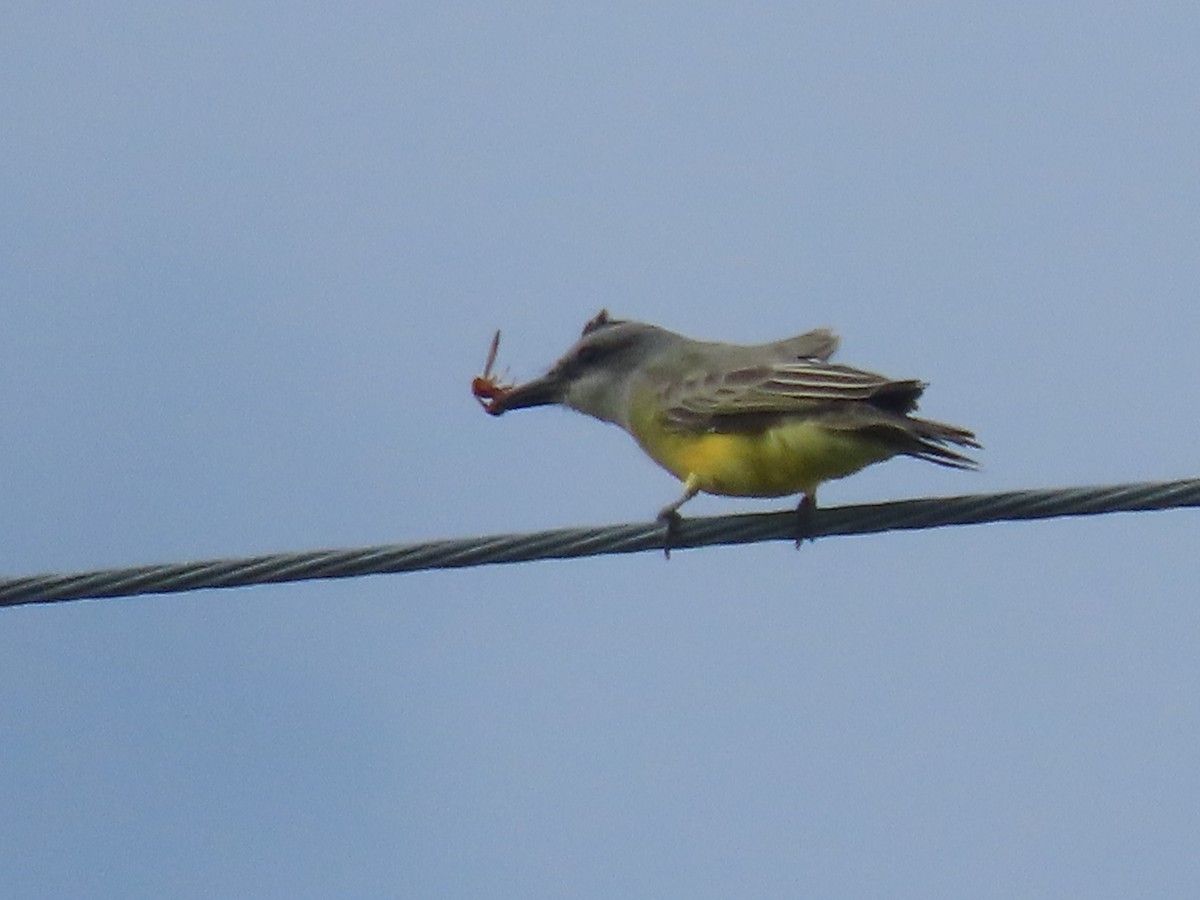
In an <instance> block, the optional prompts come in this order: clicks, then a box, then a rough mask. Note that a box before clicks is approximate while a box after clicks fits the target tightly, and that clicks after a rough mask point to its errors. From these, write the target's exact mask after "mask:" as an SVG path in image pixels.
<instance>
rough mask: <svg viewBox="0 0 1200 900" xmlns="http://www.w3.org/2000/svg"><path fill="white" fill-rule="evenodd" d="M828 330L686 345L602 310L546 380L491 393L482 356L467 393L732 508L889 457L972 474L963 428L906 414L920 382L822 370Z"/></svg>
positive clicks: (808, 489)
mask: <svg viewBox="0 0 1200 900" xmlns="http://www.w3.org/2000/svg"><path fill="white" fill-rule="evenodd" d="M837 345H838V339H837V337H836V335H834V334H833V333H832V332H831V331H828V330H827V329H818V330H816V331H809V332H806V333H805V334H801V335H797V336H796V337H792V338H786V339H784V340H781V341H774V342H771V343H767V344H755V345H743V344H726V343H718V342H714V341H695V340H692V339H690V338H687V337H684V336H683V335H680V334H676V333H674V332H672V331H667V330H666V329H665V328H659V327H658V326H657V325H648V324H645V323H642V322H630V321H625V320H620V319H613V318H610V317H609V315H608V313H607V312H605V311H601V312H600V314H599V315H597V316H596V317H595V318H593V319H592V320H591V321H589V322H588V323H587V325H585V326H584V328H583V333H582V334H581V336H580V338H579V340H578V341H577V342H576V343H575V345H574V346H573V347H571V348H570V349H569V350H568V351H567V352H566V353H565V354H564V355H563V356H562V357H561V358H560V359H559V360H558V361H557V362H556V363H555V364H554V365H553V366H552V367H551V368H550V370H549V371H548V372H547V373H546V374H545V375H542V376H541V377H539V378H535V379H532V380H530V381H528V382H525V383H524V384H518V385H498V384H496V382H495V379H494V378H492V376H491V374H490V373H491V366H490V362H491V359H492V358H493V357H494V351H493V353H492V354H490V355H489V365H488V367H487V368H486V369H485V372H484V375H483V376H480V377H479V378H476V379H475V381H474V382H473V385H472V390H473V392H474V393H475V396H476V397H477V398H478V399H479V400H480V402H481V403H482V404H483V405H484V408H485V409H486V410H487V411H488V412H489V413H492V414H493V415H500V414H501V413H504V412H507V411H509V410H512V409H523V408H526V407H532V406H543V405H547V404H561V405H563V406H568V407H570V408H572V409H575V410H578V411H579V412H582V413H586V414H588V415H590V416H594V417H595V418H597V419H601V420H603V421H606V422H611V423H613V424H616V425H618V426H620V427H621V428H623V429H624V430H625V431H627V432H629V434H630V435H632V436H633V438H634V439H635V440H636V441H637V443H638V444H639V446H640V447H641V448H642V450H644V451H645V452H646V453H647V455H649V456H650V457H651V458H652V459H653V460H654V461H655V462H657V463H658V464H659V465H661V466H662V467H663V468H665V469H667V470H668V471H669V472H671V473H672V474H673V475H675V476H676V477H677V478H679V479H680V481H682V482H683V483H684V490H685V492H684V496H683V497H682V498H681V499H680V500H679V501H678V502H676V503H674V504H671V505H670V506H668V507H666V508H665V509H664V513H669V514H671V515H673V514H674V511H675V510H676V509H678V507H679V505H680V504H682V503H683V502H685V501H686V500H688V499H689V498H691V497H692V496H694V495H695V494H696V493H699V492H701V491H703V492H707V493H712V494H723V495H727V496H739V497H781V496H787V495H789V494H797V493H802V494H804V495H806V496H807V497H811V496H812V495H813V493H814V492H815V490H816V488H817V486H818V485H819V484H820V483H821V482H823V481H828V480H830V479H834V478H842V477H845V476H846V475H850V474H853V473H854V472H857V471H858V470H859V469H861V468H863V467H864V466H867V465H870V464H871V463H876V462H881V461H883V460H885V459H888V458H890V457H893V456H898V455H904V456H912V457H915V458H917V459H923V460H927V461H929V462H932V463H937V464H938V465H941V466H947V467H949V468H954V469H971V468H975V466H976V463H975V461H974V460H973V459H972V458H971V457H969V456H967V455H965V454H964V453H961V452H959V451H958V450H957V449H954V448H956V447H959V448H972V449H978V448H979V446H980V445H979V443H978V442H977V441H976V439H975V435H974V434H973V433H972V432H970V431H969V430H967V429H965V428H960V427H958V426H956V425H947V424H943V423H941V422H934V421H931V420H928V419H922V418H918V417H917V416H914V415H912V413H913V412H914V411H915V409H916V406H917V400H918V399H919V398H920V396H921V394H922V393H923V392H924V390H925V384H924V383H923V382H921V381H917V380H913V379H905V380H896V379H891V378H886V377H884V376H882V375H876V374H874V373H872V372H868V371H865V370H862V369H855V368H852V367H850V366H845V365H839V364H836V363H831V362H829V358H830V357H831V356H832V355H833V353H834V351H835V350H836V349H837Z"/></svg>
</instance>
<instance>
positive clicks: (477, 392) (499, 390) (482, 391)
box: [471, 330, 513, 416]
mask: <svg viewBox="0 0 1200 900" xmlns="http://www.w3.org/2000/svg"><path fill="white" fill-rule="evenodd" d="M499 349H500V332H499V331H498V330H497V332H496V335H495V337H493V338H492V346H491V347H490V348H488V355H487V361H486V362H485V363H484V364H483V374H482V375H476V376H475V377H474V378H472V379H471V393H472V394H473V395H474V397H475V399H476V400H478V401H479V405H480V406H482V407H483V409H484V412H488V413H491V414H492V415H493V416H498V415H500V411H499V410H497V409H496V408H495V406H496V403H497V402H498V401H500V400H503V399H504V397H505V395H506V394H507V393H508V392H509V391H511V390H512V388H513V386H512V385H511V384H499V383H498V382H497V381H496V376H495V375H493V374H492V366H494V365H495V364H496V351H497V350H499Z"/></svg>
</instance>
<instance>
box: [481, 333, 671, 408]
mask: <svg viewBox="0 0 1200 900" xmlns="http://www.w3.org/2000/svg"><path fill="white" fill-rule="evenodd" d="M680 340H684V338H682V337H680V336H679V335H677V334H675V333H673V332H670V331H667V330H666V329H665V328H659V327H658V326H656V325H647V324H645V323H643V322H628V321H625V320H623V319H612V318H609V315H608V312H607V311H606V310H601V311H600V313H599V315H597V316H596V317H595V318H593V319H592V320H591V321H590V322H588V323H587V324H586V325H585V326H584V327H583V334H582V335H580V338H579V340H578V341H576V342H575V345H574V346H573V347H571V349H570V350H568V351H567V352H566V353H565V354H563V356H562V357H561V358H560V359H559V360H558V362H556V363H555V364H554V365H553V366H552V367H551V368H550V371H549V372H547V373H546V374H545V375H543V376H541V377H540V378H535V379H533V380H532V381H528V382H526V383H525V384H519V385H517V386H516V387H514V388H512V389H510V390H509V391H507V392H506V393H505V394H504V395H503V396H502V397H499V398H497V400H496V402H495V403H494V404H493V405H492V407H491V411H493V412H495V413H496V414H499V413H503V412H507V411H508V410H510V409H522V408H524V407H529V406H545V405H547V404H552V403H561V404H562V405H564V406H569V407H571V408H572V409H576V410H578V411H579V412H582V413H587V414H588V415H590V416H595V417H596V418H598V419H604V420H605V421H607V422H615V423H616V424H618V425H625V424H626V423H625V421H624V419H625V413H626V410H627V409H628V408H629V403H628V393H629V389H630V387H631V384H632V381H633V380H634V378H633V376H636V375H637V374H638V373H639V372H640V371H641V370H642V368H641V367H642V364H643V363H645V362H646V361H647V360H649V359H650V358H651V357H653V356H654V355H655V354H656V353H658V352H659V351H660V350H662V349H663V348H664V347H667V346H670V345H671V344H672V343H673V342H675V341H680Z"/></svg>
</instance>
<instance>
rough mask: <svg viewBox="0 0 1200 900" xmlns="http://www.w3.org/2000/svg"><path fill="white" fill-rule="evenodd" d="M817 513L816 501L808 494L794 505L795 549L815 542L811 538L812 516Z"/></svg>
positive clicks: (812, 537)
mask: <svg viewBox="0 0 1200 900" xmlns="http://www.w3.org/2000/svg"><path fill="white" fill-rule="evenodd" d="M816 511H817V501H816V500H815V499H814V498H813V497H812V495H810V494H805V495H804V496H803V497H801V498H800V502H799V503H798V504H796V549H797V550H799V549H800V548H801V547H802V546H804V542H805V541H812V540H816V538H815V537H814V536H813V514H814V513H816Z"/></svg>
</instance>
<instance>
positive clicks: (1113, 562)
mask: <svg viewBox="0 0 1200 900" xmlns="http://www.w3.org/2000/svg"><path fill="white" fill-rule="evenodd" d="M1198 28H1200V11H1198V10H1197V8H1196V7H1195V5H1194V4H1188V3H1177V4H1169V3H1168V4H1153V5H1150V6H1145V5H1143V6H1137V7H1134V6H1128V7H1121V6H1108V7H1105V8H1103V9H1101V8H1098V7H1097V6H1095V5H1094V4H1084V3H1026V2H1017V3H1011V4H1005V5H1002V6H996V5H995V4H909V5H897V4H890V3H852V4H823V5H819V6H813V5H803V4H798V5H777V4H775V5H764V6H760V7H756V8H746V7H745V5H723V4H711V3H700V4H695V3H689V4H683V3H660V4H654V5H652V6H649V7H648V6H647V5H646V4H615V5H613V4H609V5H605V6H601V7H596V8H589V9H587V10H583V9H577V8H573V7H570V6H568V5H563V4H540V3H526V4H503V3H501V4H496V3H474V2H463V3H448V4H438V5H433V4H425V5H406V4H384V3H377V4H372V3H349V4H337V5H333V4H330V5H317V4H304V3H299V4H284V3H259V4H250V5H247V4H223V3H215V4H201V5H194V4H193V5H184V4H164V3H144V4H143V3H91V4H29V3H18V4H17V6H16V7H15V8H14V9H12V10H10V11H9V14H8V15H7V17H6V23H5V28H4V29H3V34H0V75H2V76H3V80H4V83H5V84H6V85H7V89H6V90H5V91H4V93H3V95H2V96H0V114H2V116H3V122H4V123H5V124H4V127H3V129H0V142H2V144H0V147H2V151H3V158H4V165H3V167H0V186H2V189H3V196H4V203H3V204H2V205H0V298H2V301H3V317H2V318H3V327H2V328H0V421H3V422H4V426H3V428H2V429H0V461H2V462H0V465H2V466H3V469H2V470H0V511H2V512H0V574H3V575H4V576H16V575H24V574H33V573H38V572H51V571H53V572H70V571H79V570H87V569H91V568H99V567H109V566H120V565H133V564H140V563H149V562H167V561H177V560H187V559H194V558H203V557H211V556H240V555H246V554H253V553H263V552H271V551H277V550H301V549H311V548H316V547H342V546H355V545H359V544H376V543H383V542H389V541H419V540H426V539H431V538H441V537H465V536H470V535H475V534H482V533H491V532H508V531H526V530H533V529H538V528H547V527H557V526H571V525H587V524H604V523H611V522H624V521H631V520H638V519H645V518H648V517H650V516H652V515H653V513H654V511H656V510H657V509H658V508H659V507H661V506H662V505H663V504H664V503H666V502H667V501H669V500H671V499H673V498H674V497H675V496H676V495H677V491H678V487H677V485H676V483H675V482H674V481H673V480H672V479H671V478H670V477H669V476H667V475H666V474H665V473H663V472H661V471H660V470H658V469H657V468H656V467H655V466H654V465H653V464H652V463H650V462H648V461H647V460H645V459H644V458H643V457H642V456H641V455H640V454H639V453H638V451H637V450H636V448H635V447H634V445H633V444H632V442H631V441H629V439H628V438H627V437H626V436H625V435H623V434H621V433H620V432H619V431H618V430H616V429H614V428H611V427H608V426H603V425H601V424H599V423H596V422H594V421H591V420H588V419H585V418H584V417H581V416H576V415H572V414H570V413H567V412H562V411H558V410H536V411H529V412H525V413H519V414H513V415H511V416H506V417H504V418H503V419H500V420H492V419H490V418H488V417H486V416H484V415H482V414H481V412H480V411H479V408H478V407H477V405H476V404H475V403H474V401H473V400H472V399H471V397H470V395H469V382H470V378H471V377H472V376H473V375H474V374H476V373H477V371H478V369H479V367H480V365H481V364H482V361H483V357H484V354H485V352H486V350H487V344H488V340H489V339H490V337H491V334H492V331H493V330H494V329H495V328H497V327H499V328H502V329H503V330H504V341H503V344H502V346H501V352H500V362H501V365H502V366H509V367H510V368H511V372H512V374H513V375H514V376H515V377H520V378H523V377H527V376H529V375H532V374H536V373H537V372H539V371H540V370H541V369H542V368H544V367H545V366H546V365H547V364H548V363H549V362H551V361H552V360H553V358H555V357H556V356H557V355H558V354H559V353H560V352H561V351H562V350H564V349H565V348H566V347H567V346H568V345H569V344H570V343H571V342H572V340H573V339H574V337H575V336H576V335H577V334H578V331H579V329H580V327H581V326H582V325H583V323H584V322H585V321H586V320H587V319H589V318H590V317H591V316H592V315H594V314H595V312H596V311H597V310H598V309H599V308H601V307H608V308H609V309H610V310H612V312H613V313H614V314H617V315H620V316H623V317H629V318H638V319H643V320H646V321H653V322H657V323H659V324H662V325H665V326H667V327H670V328H672V329H674V330H678V331H682V332H684V333H687V334H690V335H693V336H695V337H703V338H719V339H725V340H738V341H745V342H756V341H763V340H769V339H773V338H778V337H783V336H786V335H790V334H794V333H797V332H799V331H803V330H806V329H809V328H813V327H817V326H830V327H833V328H835V329H836V330H837V331H838V332H839V333H840V334H841V336H842V339H843V345H842V351H841V353H840V356H839V358H840V359H842V360H843V361H846V362H849V363H851V364H855V365H859V366H862V367H865V368H869V369H874V370H877V371H882V372H885V373H888V374H891V375H894V376H897V377H919V378H922V379H925V380H927V381H929V382H930V385H931V386H930V388H929V390H928V391H927V393H926V395H925V398H924V401H923V403H922V410H923V412H924V413H925V414H927V415H929V416H930V417H932V418H937V419H943V420H946V421H950V422H955V423H960V424H963V425H966V426H969V427H972V428H974V429H975V430H976V431H977V432H978V434H979V436H980V438H981V440H982V441H983V443H984V444H985V447H986V450H985V451H984V452H983V453H982V454H981V459H982V461H983V463H984V468H983V470H982V471H981V472H979V473H960V472H951V471H946V470H942V469H939V468H936V467H933V466H928V465H924V464H921V463H918V462H916V461H911V460H898V461H894V462H890V463H887V464H884V465H881V466H876V467H874V468H872V469H871V470H869V471H866V472H864V473H862V474H861V475H858V476H856V477H855V478H853V479H850V480H847V481H845V482H841V483H837V484H832V485H829V486H827V487H826V488H825V490H824V491H823V492H822V502H823V503H824V504H826V505H836V504H841V503H851V502H864V501H872V500H882V499H893V498H902V497H909V496H928V495H936V494H945V493H963V492H972V491H991V490H1003V489H1010V488H1023V487H1054V486H1065V485H1075V484H1095V483H1108V482H1118V481H1140V480H1153V479H1168V478H1182V477H1191V476H1196V475H1200V468H1198V463H1197V452H1196V449H1197V440H1196V432H1195V424H1194V423H1195V421H1196V409H1195V407H1196V391H1195V385H1196V376H1197V373H1196V350H1195V348H1196V345H1197V335H1198V333H1200V313H1198V312H1197V308H1196V297H1197V295H1198V287H1200V255H1198V254H1197V252H1196V249H1197V247H1198V246H1200V213H1198V212H1197V211H1198V210H1200V169H1198V168H1197V164H1196V158H1197V157H1196V148H1197V147H1198V146H1200V87H1198V86H1200V57H1197V54H1196V53H1195V35H1196V34H1197V30H1198ZM779 505H780V504H779V503H778V502H777V503H770V502H756V501H740V502H739V501H731V500H722V499H715V498H701V499H698V500H696V501H694V503H693V504H692V505H690V506H689V511H690V512H692V513H693V514H711V513H717V512H728V511H738V510H752V509H753V510H759V509H771V508H776V507H778V506H779ZM1193 517H1194V513H1191V512H1167V513H1155V514H1138V515H1123V516H1109V517H1104V518H1097V519H1089V520H1076V521H1056V522H1046V523H1036V524H1006V525H996V526H988V527H979V528H956V529H943V530H940V531H936V532H916V533H911V534H889V535H881V536H872V537H862V538H839V539H829V540H825V541H820V542H818V543H816V544H814V545H810V546H806V547H805V548H804V549H803V551H801V552H800V553H797V552H795V551H794V550H793V549H792V548H791V547H790V546H788V545H786V544H778V545H776V544H772V545H760V546H750V547H739V548H721V549H709V550H703V551H695V552H682V553H677V554H675V555H674V556H673V557H672V559H671V560H670V562H665V561H664V560H663V559H662V557H661V555H657V554H644V555H641V556H636V557H622V558H600V559H591V560H580V561H574V562H560V563H538V564H529V565H520V566H510V567H490V568H486V569H479V570H464V571H455V572H435V573H422V574H415V575H407V576H393V577H375V578H367V579H360V580H352V581H345V582H336V583H314V584H299V585H286V586H277V587H264V588H253V589H246V590H236V591H223V592H196V593H193V594H186V595H180V596H175V597H148V598H139V599H131V600H120V601H107V602H85V603H76V604H63V605H60V606H55V607H44V608H19V609H9V610H3V611H0V613H2V618H3V620H4V621H3V627H2V628H0V735H2V736H3V746H4V753H5V764H4V765H3V766H0V798H3V801H4V806H5V809H6V810H8V815H7V816H5V817H4V821H3V824H0V843H2V844H3V846H4V847H5V854H4V855H5V862H4V864H3V866H2V867H0V893H2V894H3V895H4V896H11V897H58V896H92V897H122V898H128V897H162V896H172V897H210V896H255V897H289V898H294V897H328V896H356V897H398V896H405V897H481V896H487V897H514V898H515V897H520V898H530V897H560V896H576V897H612V896H663V897H666V896H679V897H689V898H696V897H727V896H822V897H836V896H847V897H861V896H891V897H922V898H928V897H938V896H946V897H962V896H972V897H1011V896H1027V897H1038V896H1042V897H1063V896H1088V897H1103V896H1113V897H1126V896H1130V895H1133V894H1138V895H1142V896H1149V895H1160V896H1185V895H1189V894H1195V893H1196V892H1197V890H1200V864H1197V862H1196V854H1195V852H1194V849H1195V847H1196V845H1197V842H1198V841H1200V825H1198V823H1197V820H1196V816H1195V809H1196V808H1197V806H1198V805H1200V777H1198V775H1197V768H1196V765H1195V760H1196V756H1197V749H1198V745H1200V701H1198V700H1197V697H1200V673H1198V670H1197V664H1196V660H1197V659H1198V658H1200V607H1198V606H1197V604H1196V602H1195V585H1196V584H1197V583H1198V582H1200V562H1198V561H1197V556H1196V553H1195V540H1194V535H1195V526H1194V522H1193Z"/></svg>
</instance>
